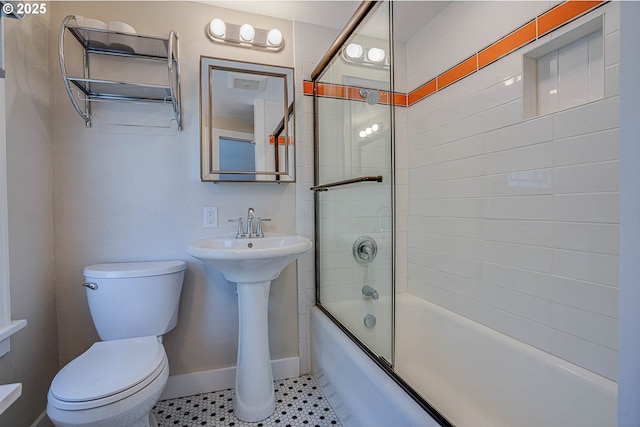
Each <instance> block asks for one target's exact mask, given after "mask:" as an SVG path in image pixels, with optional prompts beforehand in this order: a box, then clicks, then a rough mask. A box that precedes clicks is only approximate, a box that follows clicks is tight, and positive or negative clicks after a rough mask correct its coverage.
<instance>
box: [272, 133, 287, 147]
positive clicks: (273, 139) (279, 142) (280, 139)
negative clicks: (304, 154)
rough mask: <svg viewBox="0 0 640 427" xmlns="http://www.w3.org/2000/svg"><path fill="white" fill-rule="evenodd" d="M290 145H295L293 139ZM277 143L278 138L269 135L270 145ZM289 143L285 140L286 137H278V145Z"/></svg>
mask: <svg viewBox="0 0 640 427" xmlns="http://www.w3.org/2000/svg"><path fill="white" fill-rule="evenodd" d="M288 139H289V145H293V138H292V137H289V138H288ZM275 142H276V137H275V136H273V135H269V144H273V143H275ZM286 142H287V138H285V137H284V136H279V137H278V145H285V144H286Z"/></svg>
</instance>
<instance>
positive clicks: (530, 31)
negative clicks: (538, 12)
mask: <svg viewBox="0 0 640 427" xmlns="http://www.w3.org/2000/svg"><path fill="white" fill-rule="evenodd" d="M536 36H537V34H536V20H535V19H534V20H532V21H531V22H529V23H527V24H524V25H523V26H522V27H520V28H518V29H517V30H515V31H514V32H512V33H510V34H509V35H507V36H506V37H504V38H502V39H500V40H498V41H497V42H495V43H493V44H492V45H490V46H489V47H487V48H485V49H483V50H481V51H480V52H478V68H479V69H480V68H482V67H485V66H487V65H489V64H491V63H492V62H494V61H497V60H498V59H500V58H502V57H503V56H505V55H508V54H509V53H511V52H513V51H514V50H516V49H519V48H521V47H522V46H524V45H526V44H527V43H530V42H532V41H534V40H535V39H536Z"/></svg>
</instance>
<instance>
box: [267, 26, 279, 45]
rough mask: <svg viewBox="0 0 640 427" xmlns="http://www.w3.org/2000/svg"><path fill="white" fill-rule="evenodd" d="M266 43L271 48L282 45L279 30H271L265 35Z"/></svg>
mask: <svg viewBox="0 0 640 427" xmlns="http://www.w3.org/2000/svg"><path fill="white" fill-rule="evenodd" d="M267 43H268V44H269V45H271V46H276V47H277V46H280V45H281V44H282V33H281V32H280V30H278V29H276V28H273V29H271V30H269V33H268V34H267Z"/></svg>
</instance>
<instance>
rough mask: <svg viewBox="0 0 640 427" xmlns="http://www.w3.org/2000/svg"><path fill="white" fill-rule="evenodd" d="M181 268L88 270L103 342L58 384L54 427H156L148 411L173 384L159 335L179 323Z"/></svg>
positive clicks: (141, 265) (51, 412)
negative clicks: (168, 379)
mask: <svg viewBox="0 0 640 427" xmlns="http://www.w3.org/2000/svg"><path fill="white" fill-rule="evenodd" d="M185 268H186V264H185V263H184V262H183V261H154V262H136V263H113V264H96V265H92V266H89V267H86V268H85V269H84V276H85V279H86V283H84V286H85V287H86V288H87V299H88V301H89V310H90V311H91V317H92V318H93V323H94V324H95V326H96V329H97V331H98V334H99V335H100V339H102V340H103V341H101V342H97V343H95V344H93V345H92V346H91V348H89V350H87V351H86V352H84V353H83V354H81V355H80V356H78V357H77V358H75V359H74V360H72V361H71V362H69V363H68V364H67V365H66V366H65V367H64V368H62V370H60V372H58V374H57V375H56V377H55V378H54V379H53V382H52V383H51V387H50V388H49V394H48V396H47V400H48V403H47V415H48V416H49V418H50V419H51V421H52V422H53V424H54V425H56V426H57V427H71V426H83V427H149V426H152V427H155V426H157V423H156V420H155V418H154V417H153V414H151V412H150V411H151V409H153V406H154V405H155V404H156V402H157V401H158V399H159V398H160V394H161V393H162V390H164V387H165V385H166V384H167V378H168V377H169V365H168V362H167V355H166V354H165V351H164V347H163V346H162V335H164V334H165V333H167V332H169V331H170V330H172V329H173V328H174V327H175V326H176V323H177V322H178V308H179V303H180V292H181V290H182V281H183V278H184V270H185Z"/></svg>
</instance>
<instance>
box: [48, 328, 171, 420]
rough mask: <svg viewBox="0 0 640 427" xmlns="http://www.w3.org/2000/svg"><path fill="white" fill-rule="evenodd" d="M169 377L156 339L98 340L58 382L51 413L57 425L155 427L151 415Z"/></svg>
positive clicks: (52, 391) (51, 399)
mask: <svg viewBox="0 0 640 427" xmlns="http://www.w3.org/2000/svg"><path fill="white" fill-rule="evenodd" d="M168 377H169V364H168V362H167V356H166V354H165V351H164V347H163V346H162V344H160V342H159V341H158V338H157V337H155V336H152V337H144V338H129V339H125V340H116V341H105V342H98V343H95V344H94V345H92V346H91V348H89V350H87V351H86V352H85V353H83V354H82V355H80V356H78V357H77V358H76V359H74V360H72V361H71V362H70V363H69V364H68V365H66V366H65V367H64V368H63V369H62V370H61V371H60V372H59V373H58V375H56V377H55V378H54V380H53V382H52V384H51V388H50V389H49V394H48V396H47V399H48V405H47V414H48V415H49V418H50V419H51V421H52V422H53V423H54V424H55V425H56V426H60V427H62V426H64V427H66V426H79V425H81V426H87V427H89V426H95V427H98V426H101V427H106V426H109V427H133V426H135V427H147V426H155V425H157V424H156V423H155V420H150V418H149V414H150V412H149V411H151V409H152V408H153V406H154V405H155V404H156V402H157V401H158V398H159V397H160V394H161V393H162V390H163V389H164V387H165V385H166V383H167V378H168Z"/></svg>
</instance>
